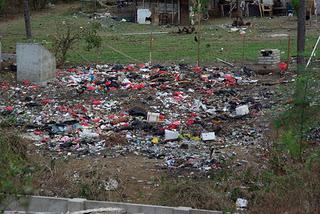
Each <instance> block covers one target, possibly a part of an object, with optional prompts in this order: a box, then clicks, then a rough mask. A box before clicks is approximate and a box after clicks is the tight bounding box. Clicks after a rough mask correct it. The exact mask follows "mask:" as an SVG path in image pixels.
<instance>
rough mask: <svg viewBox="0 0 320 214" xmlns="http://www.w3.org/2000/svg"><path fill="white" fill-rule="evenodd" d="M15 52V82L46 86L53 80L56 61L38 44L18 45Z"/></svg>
mask: <svg viewBox="0 0 320 214" xmlns="http://www.w3.org/2000/svg"><path fill="white" fill-rule="evenodd" d="M16 52H17V80H18V81H23V80H29V81H31V82H33V83H37V84H46V83H47V82H48V81H50V80H52V79H54V78H55V73H56V59H55V57H54V55H53V54H52V53H50V52H49V51H48V50H47V49H46V48H44V47H43V46H42V45H40V44H36V43H23V44H22V43H20V44H17V47H16Z"/></svg>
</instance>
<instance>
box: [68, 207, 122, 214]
mask: <svg viewBox="0 0 320 214" xmlns="http://www.w3.org/2000/svg"><path fill="white" fill-rule="evenodd" d="M70 213H71V214H89V213H94V214H125V213H126V212H125V211H124V210H123V209H121V208H112V207H108V208H97V209H90V210H81V211H78V212H70Z"/></svg>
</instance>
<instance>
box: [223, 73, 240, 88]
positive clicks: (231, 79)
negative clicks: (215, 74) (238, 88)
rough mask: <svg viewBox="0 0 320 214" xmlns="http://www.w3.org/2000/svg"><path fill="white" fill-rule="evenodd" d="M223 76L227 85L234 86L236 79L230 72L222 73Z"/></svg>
mask: <svg viewBox="0 0 320 214" xmlns="http://www.w3.org/2000/svg"><path fill="white" fill-rule="evenodd" d="M224 78H225V80H226V82H225V83H226V85H227V86H234V85H235V84H236V83H237V81H236V79H235V78H234V77H233V76H232V75H231V74H226V75H224Z"/></svg>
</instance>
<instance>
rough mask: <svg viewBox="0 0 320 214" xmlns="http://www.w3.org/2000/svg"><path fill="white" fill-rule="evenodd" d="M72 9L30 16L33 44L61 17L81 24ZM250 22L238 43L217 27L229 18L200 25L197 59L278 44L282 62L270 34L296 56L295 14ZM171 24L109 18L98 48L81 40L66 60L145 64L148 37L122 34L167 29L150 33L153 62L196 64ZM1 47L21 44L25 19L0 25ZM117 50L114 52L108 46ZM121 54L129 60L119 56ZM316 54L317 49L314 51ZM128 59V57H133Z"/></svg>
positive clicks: (247, 56) (235, 35)
mask: <svg viewBox="0 0 320 214" xmlns="http://www.w3.org/2000/svg"><path fill="white" fill-rule="evenodd" d="M76 12H77V11H76V9H74V8H73V9H70V8H68V9H65V8H63V7H61V6H59V7H57V8H55V9H51V10H48V11H44V12H41V13H40V14H36V15H34V16H33V17H32V31H33V36H34V40H35V41H36V42H41V43H42V42H43V43H45V45H46V46H47V47H48V48H51V46H52V43H50V42H51V41H52V35H53V34H54V33H55V31H56V26H57V25H58V24H60V23H61V22H62V21H63V20H65V19H73V20H75V21H76V22H78V23H79V24H83V25H85V24H86V23H87V22H88V21H89V19H88V18H87V17H85V16H83V15H75V14H77V13H76ZM245 21H249V22H251V23H252V26H251V27H249V28H248V29H247V30H246V35H245V42H244V44H243V41H242V38H241V37H240V35H239V32H230V31H229V30H228V29H226V28H223V27H221V25H222V24H231V22H232V20H231V19H228V18H221V19H213V20H210V21H208V22H205V23H204V24H203V25H202V39H201V45H200V49H201V52H200V59H201V63H202V64H208V63H212V62H215V60H216V58H217V57H219V58H221V59H225V60H228V61H242V58H243V52H244V60H245V61H254V60H256V58H257V55H258V53H259V50H261V49H264V48H278V49H280V50H281V57H282V59H283V60H286V58H287V50H288V39H287V38H286V37H270V36H271V35H272V34H283V33H285V34H290V35H291V55H293V56H294V55H295V54H296V51H295V49H296V18H295V17H291V18H288V17H275V18H273V19H269V18H267V17H265V18H246V19H245ZM319 26H320V25H316V24H314V23H313V24H312V26H309V25H308V26H307V40H306V55H307V56H309V55H310V53H311V50H312V47H313V45H314V43H315V41H316V39H317V36H318V35H317V34H319V29H320V28H319ZM176 29H177V28H176V27H163V26H153V25H139V24H135V23H126V22H112V24H109V25H106V26H105V27H104V28H103V30H102V32H100V34H101V36H102V38H103V41H102V47H101V48H100V49H98V50H91V51H86V50H85V49H84V46H85V44H84V43H80V44H78V45H76V46H75V48H74V49H73V50H72V51H71V52H70V53H69V55H68V61H69V62H70V63H72V64H79V63H80V64H81V63H88V62H106V63H134V62H135V61H134V60H133V59H136V60H137V61H138V62H147V61H148V60H149V52H150V35H149V34H145V35H123V34H126V33H150V32H160V31H162V32H164V31H165V32H169V33H168V34H154V35H153V45H152V59H153V62H154V63H171V62H172V63H195V62H196V59H197V43H196V42H195V41H194V36H195V35H194V34H192V35H180V34H175V33H172V32H174V31H176ZM0 33H1V34H2V35H3V37H2V47H3V51H5V52H14V51H15V43H16V42H24V41H25V36H24V22H23V19H22V18H18V19H16V20H13V21H8V22H2V23H0ZM110 47H112V48H113V49H116V50H118V52H116V51H114V50H112V49H111V48H110ZM119 52H121V53H125V54H126V55H128V56H130V58H131V59H130V58H128V57H126V56H124V55H123V54H120V53H119ZM318 52H319V51H318ZM318 55H319V54H318ZM132 58H133V59H132Z"/></svg>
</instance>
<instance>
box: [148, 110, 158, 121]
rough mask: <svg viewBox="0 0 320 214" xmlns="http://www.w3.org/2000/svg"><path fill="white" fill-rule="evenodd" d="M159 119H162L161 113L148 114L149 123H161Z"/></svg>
mask: <svg viewBox="0 0 320 214" xmlns="http://www.w3.org/2000/svg"><path fill="white" fill-rule="evenodd" d="M159 117H160V113H152V112H148V114H147V121H148V122H149V123H155V122H159Z"/></svg>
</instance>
